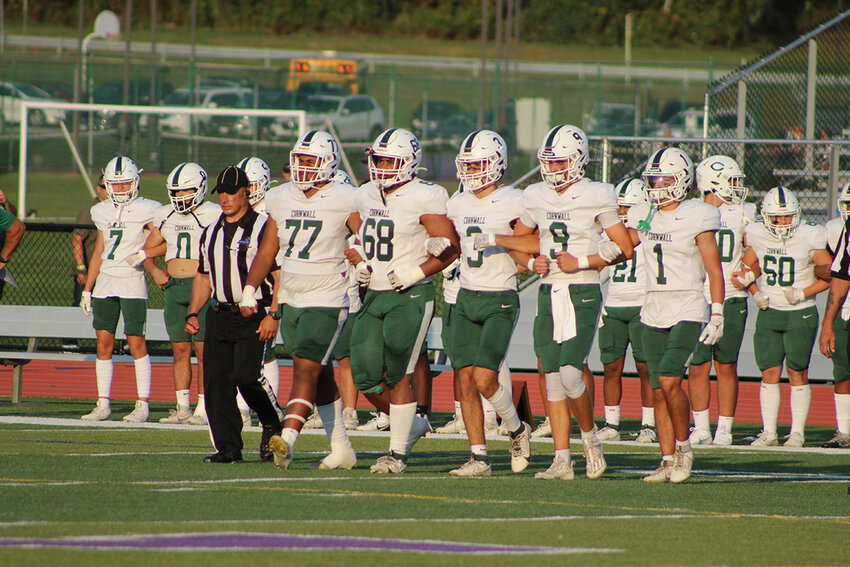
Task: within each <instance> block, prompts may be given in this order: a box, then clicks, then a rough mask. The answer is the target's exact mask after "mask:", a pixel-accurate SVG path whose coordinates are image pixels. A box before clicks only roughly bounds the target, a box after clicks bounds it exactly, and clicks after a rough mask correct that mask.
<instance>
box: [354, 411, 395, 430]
mask: <svg viewBox="0 0 850 567" xmlns="http://www.w3.org/2000/svg"><path fill="white" fill-rule="evenodd" d="M372 415H373V416H374V417H373V418H372V419H370V420H369V421H367V422H366V423H364V424H363V425H358V426H357V431H386V430H387V429H389V428H390V416H389V415H388V414H385V413H384V412H382V411H381V412H372Z"/></svg>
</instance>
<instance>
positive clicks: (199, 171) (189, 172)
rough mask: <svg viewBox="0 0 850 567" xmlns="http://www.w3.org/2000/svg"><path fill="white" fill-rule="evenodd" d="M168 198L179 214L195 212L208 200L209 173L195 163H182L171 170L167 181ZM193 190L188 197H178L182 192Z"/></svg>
mask: <svg viewBox="0 0 850 567" xmlns="http://www.w3.org/2000/svg"><path fill="white" fill-rule="evenodd" d="M165 186H166V188H167V189H168V198H169V199H171V204H172V205H173V206H174V210H175V211H177V212H178V213H183V214H185V213H188V212H191V211H194V210H195V209H196V208H198V206H199V205H200V204H201V203H203V202H204V200H205V199H206V198H207V189H208V185H207V172H206V170H205V169H204V168H203V167H201V166H200V165H198V164H197V163H194V162H191V161H190V162H186V163H181V164H180V165H178V166H177V167H175V168H174V169H172V170H171V173H169V174H168V177H166V180H165ZM187 190H191V191H193V192H192V193H190V194H188V195H177V193H178V192H180V191H187Z"/></svg>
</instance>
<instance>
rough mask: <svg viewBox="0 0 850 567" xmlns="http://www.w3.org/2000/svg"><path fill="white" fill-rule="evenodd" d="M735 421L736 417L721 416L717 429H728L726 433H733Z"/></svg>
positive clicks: (718, 418)
mask: <svg viewBox="0 0 850 567" xmlns="http://www.w3.org/2000/svg"><path fill="white" fill-rule="evenodd" d="M734 421H735V417H734V416H728V415H720V416H718V417H717V429H720V428H721V427H722V428H724V429H726V431H732V422H734Z"/></svg>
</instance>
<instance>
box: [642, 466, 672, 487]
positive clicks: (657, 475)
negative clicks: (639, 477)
mask: <svg viewBox="0 0 850 567" xmlns="http://www.w3.org/2000/svg"><path fill="white" fill-rule="evenodd" d="M672 472H673V462H672V461H661V466H660V467H658V468H657V469H655V470H654V471H652V472H651V473H649V474H648V475H646V476H645V477H643V481H644V482H650V483H653V484H658V483H662V482H670V473H672Z"/></svg>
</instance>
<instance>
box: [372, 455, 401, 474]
mask: <svg viewBox="0 0 850 567" xmlns="http://www.w3.org/2000/svg"><path fill="white" fill-rule="evenodd" d="M406 468H407V463H405V462H404V461H403V460H402V459H399V458H398V457H396V456H395V455H394V454H392V453H390V454H389V455H384V456H382V457H378V460H377V461H375V464H374V465H372V466H371V467H370V468H369V472H371V473H375V474H401V473H403V472H404V470H405V469H406Z"/></svg>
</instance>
